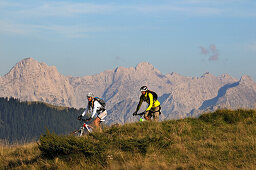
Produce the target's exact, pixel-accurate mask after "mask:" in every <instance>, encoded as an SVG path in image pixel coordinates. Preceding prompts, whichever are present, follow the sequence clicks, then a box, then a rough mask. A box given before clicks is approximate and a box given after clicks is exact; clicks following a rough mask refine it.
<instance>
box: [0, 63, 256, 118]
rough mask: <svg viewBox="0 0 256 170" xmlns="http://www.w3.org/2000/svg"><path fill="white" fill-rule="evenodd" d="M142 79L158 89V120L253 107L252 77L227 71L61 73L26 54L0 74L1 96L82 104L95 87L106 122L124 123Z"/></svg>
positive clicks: (255, 88) (149, 68) (140, 68)
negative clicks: (104, 106) (103, 103)
mask: <svg viewBox="0 0 256 170" xmlns="http://www.w3.org/2000/svg"><path fill="white" fill-rule="evenodd" d="M143 85H147V86H148V87H149V88H150V89H151V90H153V91H155V92H157V94H158V96H159V101H160V102H161V106H162V113H163V114H162V115H161V119H162V120H163V119H176V118H183V117H187V116H197V115H199V114H201V113H202V112H204V111H206V110H215V109H217V108H223V107H226V108H231V109H236V108H255V107H256V83H255V82H254V81H253V80H252V79H251V78H250V77H249V76H247V75H244V76H242V77H241V79H240V80H238V79H236V78H233V77H232V76H230V75H228V74H224V75H221V76H218V77H216V76H214V75H212V74H210V73H205V74H204V75H202V76H201V77H185V76H182V75H179V74H177V73H171V74H165V75H164V74H162V73H161V72H160V71H159V70H158V69H156V68H154V66H153V65H151V64H150V63H147V62H143V63H139V64H138V65H137V66H136V67H135V68H133V67H131V68H125V67H118V68H116V69H114V70H107V71H104V72H102V73H99V74H96V75H90V76H83V77H71V76H64V75H61V74H60V73H59V72H58V71H57V69H56V67H55V66H48V65H46V64H45V63H40V62H38V61H36V60H34V59H33V58H26V59H24V60H22V61H20V62H19V63H17V64H16V65H15V66H14V67H13V68H12V69H11V70H10V72H9V73H7V74H6V75H4V76H3V77H0V97H11V96H12V97H15V98H19V99H20V100H22V101H42V102H47V103H50V104H54V105H60V106H67V107H75V108H81V107H83V108H84V107H85V106H86V105H87V99H86V94H87V93H88V92H93V93H94V94H95V95H96V96H100V97H102V98H103V99H105V101H106V102H107V109H108V113H109V115H108V117H107V122H108V123H117V122H118V123H125V122H131V121H135V119H136V118H135V117H133V116H132V115H131V114H132V113H133V112H134V111H135V108H136V105H137V103H138V100H139V96H140V92H139V88H140V87H141V86H143ZM144 107H145V105H144Z"/></svg>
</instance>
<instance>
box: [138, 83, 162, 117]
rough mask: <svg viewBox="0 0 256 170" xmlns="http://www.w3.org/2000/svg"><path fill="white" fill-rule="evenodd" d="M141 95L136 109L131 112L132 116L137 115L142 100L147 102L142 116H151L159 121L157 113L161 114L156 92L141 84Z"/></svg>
mask: <svg viewBox="0 0 256 170" xmlns="http://www.w3.org/2000/svg"><path fill="white" fill-rule="evenodd" d="M140 91H141V96H140V101H139V104H138V106H137V109H136V111H135V112H134V113H133V116H135V115H137V113H138V111H139V110H140V107H141V105H142V102H147V103H148V107H147V109H146V110H145V111H144V118H145V119H146V120H150V119H151V118H152V117H153V120H154V121H159V115H160V114H161V107H160V102H159V101H158V100H157V94H156V93H155V92H153V91H150V90H148V88H147V86H142V87H141V88H140Z"/></svg>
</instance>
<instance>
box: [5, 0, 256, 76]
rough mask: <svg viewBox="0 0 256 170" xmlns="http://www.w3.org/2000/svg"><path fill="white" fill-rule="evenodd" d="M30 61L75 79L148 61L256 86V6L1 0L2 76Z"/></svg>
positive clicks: (181, 0) (191, 0)
mask: <svg viewBox="0 0 256 170" xmlns="http://www.w3.org/2000/svg"><path fill="white" fill-rule="evenodd" d="M28 57H32V58H34V59H36V60H38V61H40V62H44V63H46V64H48V65H55V66H56V67H57V69H58V71H59V72H60V73H62V74H64V75H71V76H84V75H92V74H95V73H99V72H102V71H104V70H109V69H114V68H116V67H118V66H124V67H135V66H136V65H137V64H138V63H140V62H142V61H146V62H149V63H151V64H153V65H154V66H155V67H156V68H157V69H159V70H160V71H161V72H162V73H163V74H166V73H171V72H177V73H179V74H181V75H184V76H201V75H202V74H203V73H205V72H210V73H212V74H214V75H216V76H218V75H221V74H226V73H227V74H230V75H232V76H234V77H236V78H240V76H242V75H243V74H247V75H249V76H251V77H252V78H254V80H256V69H255V63H256V0H72V1H71V0H40V1H39V0H0V76H3V75H4V74H6V73H7V72H8V71H9V70H10V69H11V67H12V66H14V65H15V64H16V63H17V62H19V61H20V60H22V59H23V58H28Z"/></svg>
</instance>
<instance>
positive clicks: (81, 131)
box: [72, 119, 105, 136]
mask: <svg viewBox="0 0 256 170" xmlns="http://www.w3.org/2000/svg"><path fill="white" fill-rule="evenodd" d="M81 121H83V125H82V126H81V127H80V128H79V130H76V131H74V132H73V133H72V134H73V135H75V136H83V135H85V134H88V133H92V132H93V127H92V126H91V125H88V124H87V123H86V122H87V120H86V119H82V120H81ZM104 121H105V120H101V121H100V123H101V122H104Z"/></svg>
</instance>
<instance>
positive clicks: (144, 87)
mask: <svg viewBox="0 0 256 170" xmlns="http://www.w3.org/2000/svg"><path fill="white" fill-rule="evenodd" d="M147 90H148V87H147V86H142V87H141V88H140V91H147Z"/></svg>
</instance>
